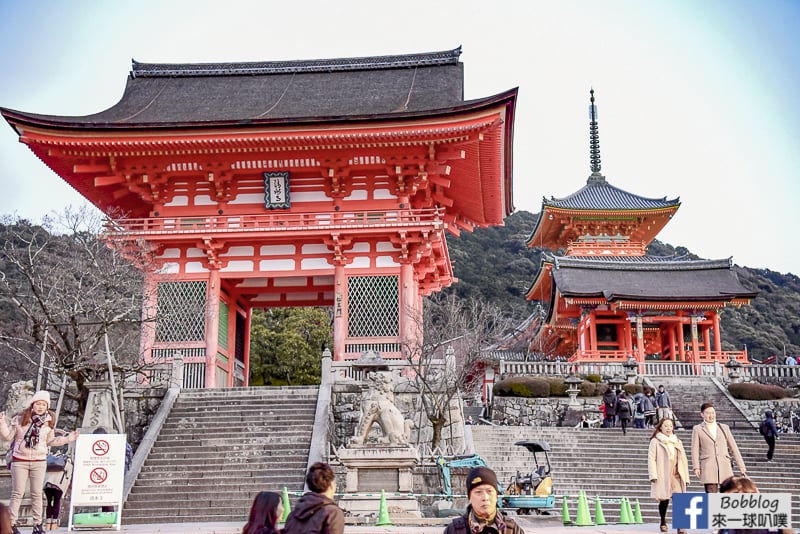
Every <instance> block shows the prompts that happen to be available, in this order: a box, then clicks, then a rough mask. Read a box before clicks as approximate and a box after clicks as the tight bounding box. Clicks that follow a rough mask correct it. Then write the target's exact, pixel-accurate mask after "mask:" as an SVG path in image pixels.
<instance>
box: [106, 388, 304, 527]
mask: <svg viewBox="0 0 800 534" xmlns="http://www.w3.org/2000/svg"><path fill="white" fill-rule="evenodd" d="M317 395H318V388H317V387H312V386H299V387H280V388H275V387H269V388H258V387H250V388H230V389H211V390H183V391H181V394H180V396H179V397H178V400H177V401H176V402H175V405H174V406H173V408H172V411H171V413H170V415H169V417H168V418H167V421H166V422H165V424H164V426H163V427H162V429H161V432H160V434H159V436H158V439H157V440H156V442H155V444H154V445H153V449H152V450H151V452H150V454H149V456H148V457H147V460H146V461H145V464H144V467H143V468H142V471H141V473H140V474H139V477H138V478H137V480H136V483H135V484H134V486H133V488H132V490H131V493H130V495H129V496H128V499H127V501H126V502H125V505H124V508H123V514H122V521H123V523H124V524H141V523H153V522H154V521H157V522H159V523H179V522H192V523H194V522H220V521H240V522H243V521H244V520H245V519H246V518H247V514H248V512H249V509H250V504H251V503H252V499H253V497H254V496H255V494H256V493H258V492H259V491H262V490H271V491H281V490H282V489H283V487H284V486H285V487H287V488H288V490H289V491H290V492H294V491H302V489H303V485H304V481H305V471H306V467H307V465H306V464H307V461H308V454H309V447H310V444H311V434H312V431H313V426H314V414H315V412H316V401H317Z"/></svg>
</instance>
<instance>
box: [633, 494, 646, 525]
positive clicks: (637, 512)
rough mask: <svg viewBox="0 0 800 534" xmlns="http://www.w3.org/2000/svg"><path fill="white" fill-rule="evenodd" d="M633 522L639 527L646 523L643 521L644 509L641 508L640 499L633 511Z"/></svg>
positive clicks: (637, 500)
mask: <svg viewBox="0 0 800 534" xmlns="http://www.w3.org/2000/svg"><path fill="white" fill-rule="evenodd" d="M633 522H634V523H636V524H637V525H641V524H642V523H644V520H642V509H641V508H639V499H636V506H635V507H634V509H633Z"/></svg>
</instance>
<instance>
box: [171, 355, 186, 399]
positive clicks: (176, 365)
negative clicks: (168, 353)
mask: <svg viewBox="0 0 800 534" xmlns="http://www.w3.org/2000/svg"><path fill="white" fill-rule="evenodd" d="M169 387H171V388H178V389H180V388H182V387H183V352H181V351H179V350H176V351H175V352H174V353H173V354H172V373H171V374H170V378H169Z"/></svg>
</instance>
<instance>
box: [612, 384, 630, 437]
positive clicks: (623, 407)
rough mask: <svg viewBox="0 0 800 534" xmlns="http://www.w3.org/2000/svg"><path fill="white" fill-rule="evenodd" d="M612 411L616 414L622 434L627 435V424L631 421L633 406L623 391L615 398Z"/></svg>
mask: <svg viewBox="0 0 800 534" xmlns="http://www.w3.org/2000/svg"><path fill="white" fill-rule="evenodd" d="M614 411H615V412H616V413H617V417H618V418H619V424H620V425H621V426H622V433H623V434H627V433H628V422H629V421H630V420H631V415H632V414H633V404H631V401H630V400H629V399H628V395H627V394H626V393H625V392H624V391H621V392H620V394H619V397H617V403H616V404H615V405H614Z"/></svg>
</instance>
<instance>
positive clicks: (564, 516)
mask: <svg viewBox="0 0 800 534" xmlns="http://www.w3.org/2000/svg"><path fill="white" fill-rule="evenodd" d="M561 522H562V523H563V524H565V525H571V524H572V519H570V517H569V508H568V507H567V498H566V497H564V498H563V499H561Z"/></svg>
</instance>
